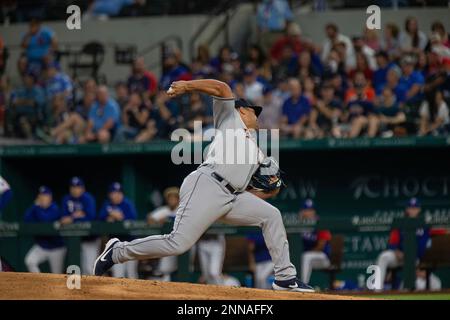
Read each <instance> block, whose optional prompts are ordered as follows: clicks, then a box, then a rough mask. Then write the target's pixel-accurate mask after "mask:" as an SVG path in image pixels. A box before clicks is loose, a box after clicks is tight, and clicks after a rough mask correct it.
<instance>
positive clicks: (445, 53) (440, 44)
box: [421, 32, 450, 59]
mask: <svg viewBox="0 0 450 320" xmlns="http://www.w3.org/2000/svg"><path fill="white" fill-rule="evenodd" d="M430 50H431V52H432V53H435V54H436V55H437V56H438V57H439V58H440V59H442V58H444V57H450V47H449V46H447V45H445V43H444V39H443V38H442V37H441V35H440V34H439V33H437V32H433V33H432V34H431V36H430ZM421 53H422V54H425V52H421Z"/></svg>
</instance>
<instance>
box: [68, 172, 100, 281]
mask: <svg viewBox="0 0 450 320" xmlns="http://www.w3.org/2000/svg"><path fill="white" fill-rule="evenodd" d="M95 218H96V211H95V199H94V197H93V196H92V195H91V194H90V193H89V192H87V191H86V188H85V184H84V181H83V180H82V179H81V178H79V177H73V178H72V179H71V180H70V190H69V194H67V195H65V196H64V198H63V200H62V219H61V223H63V224H70V223H77V222H87V221H94V220H95ZM99 250H100V238H98V237H96V236H88V237H83V238H82V239H81V271H82V272H83V274H85V275H90V274H92V266H93V265H94V262H95V258H97V256H98V254H99Z"/></svg>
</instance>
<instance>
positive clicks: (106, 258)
mask: <svg viewBox="0 0 450 320" xmlns="http://www.w3.org/2000/svg"><path fill="white" fill-rule="evenodd" d="M117 242H119V239H117V238H112V239H110V240H109V241H108V242H107V243H106V246H105V250H103V252H102V253H101V254H100V255H99V256H98V258H97V260H95V263H94V271H93V273H94V275H96V276H102V275H103V274H104V273H105V272H106V271H108V270H109V269H111V267H112V266H113V265H114V262H113V260H112V249H113V247H114V245H115V244H116V243H117Z"/></svg>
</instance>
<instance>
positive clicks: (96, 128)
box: [80, 86, 120, 143]
mask: <svg viewBox="0 0 450 320" xmlns="http://www.w3.org/2000/svg"><path fill="white" fill-rule="evenodd" d="M119 125H120V108H119V105H118V104H117V102H116V101H115V100H114V99H112V98H110V96H109V92H108V88H107V87H106V86H99V88H98V89H97V100H96V101H95V102H94V104H93V105H92V107H91V109H90V110H89V118H88V125H87V128H86V131H85V134H84V136H83V137H81V138H80V142H81V143H86V142H100V143H108V142H110V141H111V140H112V138H113V137H114V134H115V132H116V130H117V129H118V127H119Z"/></svg>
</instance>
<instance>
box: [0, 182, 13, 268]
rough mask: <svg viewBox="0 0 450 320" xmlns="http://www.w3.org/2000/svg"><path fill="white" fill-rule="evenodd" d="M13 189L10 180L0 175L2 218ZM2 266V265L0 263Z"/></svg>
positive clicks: (0, 208) (0, 209)
mask: <svg viewBox="0 0 450 320" xmlns="http://www.w3.org/2000/svg"><path fill="white" fill-rule="evenodd" d="M11 198H12V191H11V187H10V186H9V184H8V182H6V180H5V179H3V178H2V177H1V176H0V218H1V213H2V210H3V209H4V208H5V207H6V205H7V204H8V203H9V202H10V201H11ZM0 267H1V265H0Z"/></svg>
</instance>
